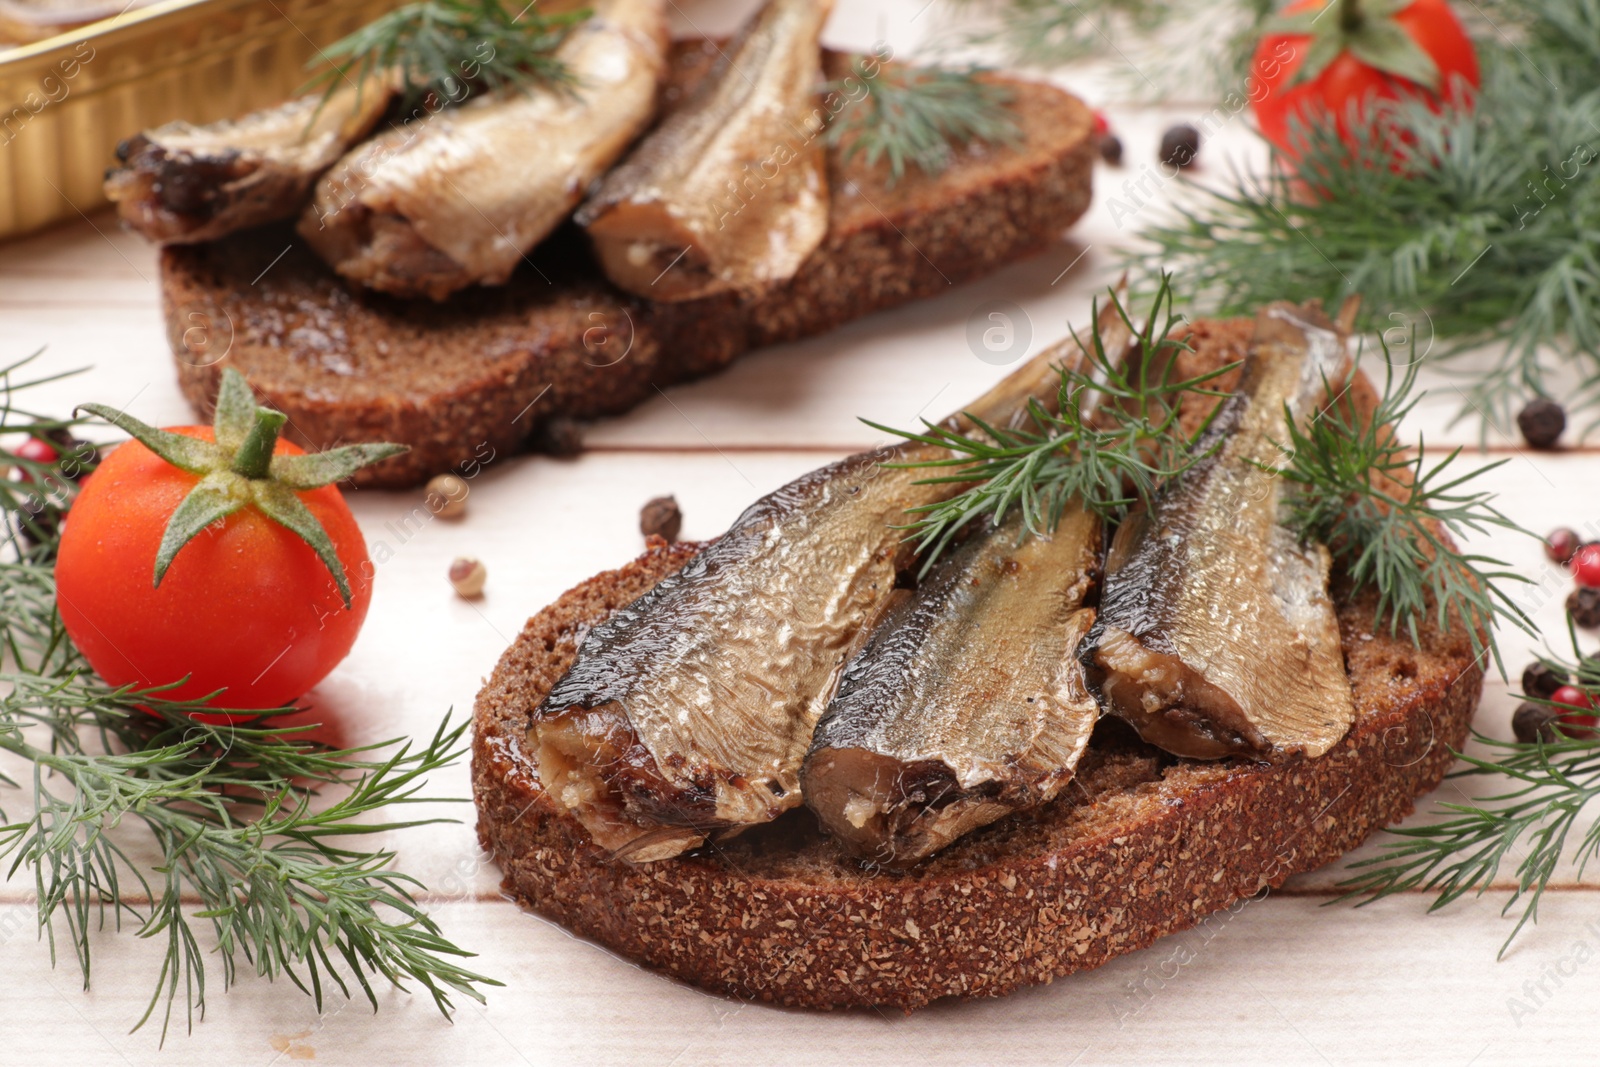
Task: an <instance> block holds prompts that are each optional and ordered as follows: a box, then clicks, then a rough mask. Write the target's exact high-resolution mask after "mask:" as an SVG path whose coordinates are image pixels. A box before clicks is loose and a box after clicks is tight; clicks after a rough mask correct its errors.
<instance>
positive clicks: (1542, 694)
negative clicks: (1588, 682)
mask: <svg viewBox="0 0 1600 1067" xmlns="http://www.w3.org/2000/svg"><path fill="white" fill-rule="evenodd" d="M1571 684H1572V679H1571V678H1569V677H1567V672H1566V671H1560V670H1553V669H1551V667H1550V666H1549V665H1548V664H1545V663H1541V662H1539V661H1538V660H1534V661H1533V662H1532V663H1530V664H1528V666H1527V668H1526V669H1525V670H1523V672H1522V695H1523V696H1525V697H1537V698H1538V699H1540V700H1549V699H1550V695H1551V694H1552V693H1554V692H1555V691H1556V690H1557V689H1560V688H1561V687H1562V686H1564V685H1571Z"/></svg>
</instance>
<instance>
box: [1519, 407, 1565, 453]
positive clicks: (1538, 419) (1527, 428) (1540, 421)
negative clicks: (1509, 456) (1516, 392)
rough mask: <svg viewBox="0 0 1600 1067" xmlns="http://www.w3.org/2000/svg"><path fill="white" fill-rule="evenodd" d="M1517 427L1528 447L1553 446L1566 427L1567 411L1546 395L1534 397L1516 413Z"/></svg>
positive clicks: (1541, 447)
mask: <svg viewBox="0 0 1600 1067" xmlns="http://www.w3.org/2000/svg"><path fill="white" fill-rule="evenodd" d="M1517 428H1518V429H1520V430H1521V431H1522V439H1523V440H1524V441H1526V442H1528V446H1529V447H1530V448H1540V449H1544V448H1554V447H1555V446H1556V442H1557V441H1559V440H1561V432H1562V431H1563V430H1565V429H1566V428H1567V412H1566V410H1565V409H1564V408H1563V407H1562V406H1561V405H1560V404H1558V403H1556V402H1555V401H1554V400H1551V399H1550V398H1549V397H1547V396H1539V397H1534V398H1533V399H1532V400H1530V401H1528V406H1527V407H1525V408H1523V409H1522V410H1521V411H1519V412H1518V413H1517Z"/></svg>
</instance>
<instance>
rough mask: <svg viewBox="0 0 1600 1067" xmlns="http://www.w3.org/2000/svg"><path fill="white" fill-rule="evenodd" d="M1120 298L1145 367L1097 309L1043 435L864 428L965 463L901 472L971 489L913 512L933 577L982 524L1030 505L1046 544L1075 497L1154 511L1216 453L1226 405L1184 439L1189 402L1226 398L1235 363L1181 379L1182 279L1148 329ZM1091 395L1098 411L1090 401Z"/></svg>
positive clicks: (1158, 297) (1034, 408) (1041, 427)
mask: <svg viewBox="0 0 1600 1067" xmlns="http://www.w3.org/2000/svg"><path fill="white" fill-rule="evenodd" d="M1110 297H1111V310H1112V311H1113V312H1114V313H1115V314H1116V315H1117V317H1118V318H1119V319H1120V320H1121V321H1122V323H1123V325H1124V326H1125V327H1126V328H1127V330H1128V332H1129V333H1130V334H1131V335H1132V338H1133V349H1134V350H1135V351H1136V352H1137V353H1138V354H1139V355H1138V358H1134V359H1127V360H1125V359H1124V358H1123V356H1124V353H1123V352H1122V351H1121V350H1120V349H1119V350H1117V351H1112V350H1110V349H1108V348H1107V346H1106V343H1105V338H1104V336H1103V334H1102V331H1101V324H1100V307H1099V302H1098V301H1096V302H1095V304H1094V307H1093V311H1092V314H1093V316H1094V327H1093V328H1092V329H1091V330H1090V331H1089V335H1088V337H1087V339H1084V338H1076V339H1077V341H1078V346H1079V348H1080V349H1081V350H1082V351H1083V353H1084V361H1083V364H1082V365H1081V366H1075V367H1068V366H1060V367H1057V368H1056V373H1057V375H1058V376H1059V378H1060V382H1059V385H1058V389H1057V405H1056V410H1054V411H1052V410H1050V409H1049V408H1047V407H1045V406H1044V405H1043V404H1041V403H1039V402H1038V401H1037V400H1030V401H1029V405H1028V418H1029V420H1030V421H1031V423H1032V428H1031V429H1009V428H1006V427H1001V426H993V425H990V424H989V423H987V422H985V421H983V420H981V419H977V418H972V417H971V416H968V417H969V418H972V422H973V423H974V425H975V426H976V427H977V429H978V430H979V431H980V432H979V433H976V434H969V433H962V432H960V431H957V430H954V429H951V428H949V427H946V426H941V425H939V424H937V423H933V422H929V421H928V420H926V419H924V420H923V427H924V432H921V433H918V432H915V431H910V430H897V429H894V428H893V427H890V426H881V425H879V424H878V423H875V422H868V421H867V420H865V419H863V420H862V421H863V422H866V423H867V425H868V426H871V427H872V428H873V429H876V430H882V431H884V432H886V433H891V434H894V435H895V436H897V437H902V438H904V439H906V440H908V441H916V442H920V443H922V444H926V445H933V446H936V447H938V448H944V449H948V450H949V451H951V452H952V453H955V455H953V456H951V457H950V458H948V459H936V460H924V461H920V462H913V463H905V464H891V466H899V467H906V468H924V467H926V468H933V469H950V470H951V473H949V474H946V475H941V476H939V477H934V478H928V479H925V480H924V481H923V482H922V483H921V484H926V485H940V484H967V483H970V484H967V488H965V489H963V490H961V491H960V492H959V493H957V494H956V495H955V496H953V497H951V498H949V499H948V500H944V501H941V502H938V503H933V504H926V505H923V506H921V507H918V508H913V509H911V514H915V515H918V516H919V517H918V518H917V519H916V521H914V522H912V523H910V524H908V525H907V527H906V529H907V530H908V531H909V533H908V536H910V537H911V538H912V540H913V542H914V544H915V545H916V548H917V549H918V551H919V552H922V553H923V554H924V563H923V570H924V572H926V570H927V568H928V567H931V566H932V565H933V563H934V561H935V560H936V559H938V557H939V555H940V554H941V553H942V552H943V551H944V550H945V549H946V548H947V547H948V546H949V544H950V542H951V541H952V540H953V539H954V538H955V537H956V535H957V534H958V533H960V531H961V530H962V528H963V527H965V526H966V524H967V523H969V522H971V521H972V520H973V519H976V518H979V517H981V516H985V515H987V516H989V521H990V522H991V523H992V524H993V525H994V526H997V527H998V526H1000V525H1001V524H1002V523H1003V522H1004V521H1005V518H1006V515H1007V514H1009V512H1010V510H1011V508H1012V507H1018V508H1020V509H1021V512H1022V519H1023V524H1024V526H1025V528H1026V530H1027V531H1028V532H1029V533H1032V534H1035V535H1038V534H1046V533H1048V532H1050V531H1051V530H1053V529H1054V528H1055V525H1056V523H1057V522H1058V521H1059V520H1060V518H1061V514H1062V511H1063V510H1064V509H1065V508H1066V506H1067V503H1068V501H1070V500H1072V499H1074V498H1077V499H1079V500H1081V501H1082V502H1083V504H1084V506H1085V507H1086V508H1088V509H1089V510H1090V511H1092V512H1094V513H1095V514H1098V515H1101V516H1103V517H1105V518H1108V519H1115V518H1119V517H1120V516H1121V515H1122V513H1123V512H1124V511H1125V510H1126V509H1127V508H1128V507H1130V506H1131V505H1133V504H1134V503H1136V502H1141V501H1148V500H1149V499H1150V497H1151V496H1152V495H1153V494H1154V492H1155V490H1156V488H1157V487H1158V486H1159V485H1160V484H1161V482H1163V481H1165V480H1166V479H1168V478H1171V477H1174V476H1176V475H1178V474H1181V473H1182V472H1183V471H1185V470H1187V469H1188V468H1189V467H1190V466H1192V465H1193V464H1194V463H1196V462H1198V461H1200V460H1201V459H1203V458H1205V456H1206V455H1208V454H1209V451H1208V450H1204V449H1196V448H1194V447H1193V446H1194V443H1195V441H1196V440H1198V438H1199V437H1200V436H1201V435H1202V434H1204V432H1205V430H1206V429H1207V428H1208V427H1209V426H1210V423H1211V419H1212V418H1214V417H1215V414H1216V410H1217V407H1218V405H1213V407H1212V411H1211V414H1210V415H1208V416H1207V417H1206V418H1205V419H1204V420H1202V421H1201V423H1200V424H1199V425H1198V426H1196V427H1195V428H1194V429H1193V430H1192V431H1191V432H1189V433H1184V432H1182V431H1181V430H1180V428H1179V418H1180V414H1181V407H1182V403H1181V402H1182V399H1183V397H1184V396H1185V395H1199V396H1206V397H1212V398H1218V397H1221V396H1224V395H1226V394H1224V393H1220V392H1218V391H1216V390H1213V389H1207V388H1206V387H1205V383H1206V382H1209V381H1211V380H1212V379H1214V378H1216V377H1218V376H1219V375H1221V374H1224V373H1226V372H1227V371H1229V370H1231V369H1232V365H1229V366H1226V367H1220V368H1217V369H1216V370H1213V371H1210V372H1208V373H1205V374H1201V375H1197V376H1195V377H1192V378H1186V379H1178V378H1176V377H1175V375H1174V367H1175V365H1176V359H1175V357H1176V355H1177V354H1178V353H1180V352H1184V351H1188V350H1189V346H1188V344H1187V342H1185V341H1184V340H1183V339H1182V337H1181V336H1180V335H1179V332H1178V331H1177V330H1175V329H1174V327H1175V326H1176V325H1177V323H1178V321H1179V316H1178V315H1177V313H1176V312H1175V311H1174V308H1173V296H1172V288H1171V279H1170V278H1168V277H1165V276H1163V277H1162V279H1161V283H1160V286H1159V287H1158V289H1157V291H1156V294H1155V296H1154V298H1153V299H1152V302H1151V307H1150V312H1149V314H1148V315H1147V316H1146V317H1145V319H1144V323H1143V325H1142V326H1136V325H1135V324H1134V321H1133V319H1132V318H1131V317H1130V316H1129V314H1128V311H1127V309H1126V308H1124V307H1123V304H1122V301H1121V298H1120V297H1119V296H1118V295H1117V292H1116V290H1112V291H1111V293H1110ZM1091 397H1095V398H1098V402H1096V403H1090V402H1088V401H1089V399H1090V398H1091ZM1219 443H1220V442H1219Z"/></svg>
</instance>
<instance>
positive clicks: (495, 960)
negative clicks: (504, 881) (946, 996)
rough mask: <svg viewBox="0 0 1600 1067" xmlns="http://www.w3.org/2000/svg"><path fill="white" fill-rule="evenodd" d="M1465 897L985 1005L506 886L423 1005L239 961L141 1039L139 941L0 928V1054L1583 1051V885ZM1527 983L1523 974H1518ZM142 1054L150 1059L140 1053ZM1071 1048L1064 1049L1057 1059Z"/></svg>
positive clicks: (1307, 918)
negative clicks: (1511, 930)
mask: <svg viewBox="0 0 1600 1067" xmlns="http://www.w3.org/2000/svg"><path fill="white" fill-rule="evenodd" d="M1494 911H1495V909H1494V908H1493V907H1492V906H1491V904H1490V903H1489V902H1487V901H1479V902H1475V903H1469V904H1463V905H1460V906H1456V907H1452V908H1451V909H1449V910H1448V911H1446V912H1444V913H1441V914H1438V915H1433V916H1429V917H1423V916H1422V915H1421V914H1420V905H1419V902H1418V901H1416V900H1414V899H1399V900H1392V901H1385V902H1383V903H1380V904H1377V905H1374V906H1372V907H1370V908H1365V909H1360V910H1355V909H1350V908H1346V907H1331V908H1324V907H1321V906H1320V905H1319V903H1318V902H1317V901H1315V900H1307V899H1300V898H1284V897H1268V898H1266V899H1264V900H1261V901H1257V902H1253V903H1249V904H1246V905H1244V906H1242V907H1241V908H1239V909H1238V911H1237V912H1236V913H1227V912H1224V913H1221V914H1220V915H1219V916H1218V917H1217V918H1216V919H1215V920H1214V921H1213V922H1212V924H1211V925H1210V926H1209V927H1204V928H1199V929H1196V930H1192V931H1190V932H1187V933H1184V934H1179V935H1175V936H1173V937H1171V938H1168V939H1166V940H1164V941H1161V942H1158V943H1157V944H1156V945H1155V946H1152V947H1151V948H1149V949H1146V950H1144V951H1142V952H1138V953H1133V954H1131V955H1128V956H1125V957H1122V958H1120V959H1117V960H1114V961H1112V962H1111V963H1109V964H1107V965H1106V966H1105V967H1102V968H1100V969H1099V970H1096V971H1090V972H1086V973H1082V974H1078V975H1073V976H1069V977H1067V978H1065V979H1061V980H1059V981H1057V982H1055V983H1054V984H1052V985H1049V986H1040V987H1035V988H1032V989H1027V990H1023V991H1021V992H1018V993H1016V994H1013V995H1012V996H1009V997H1006V998H1004V999H1000V1000H980V1001H967V1002H944V1003H940V1004H937V1005H935V1006H933V1007H931V1008H928V1009H925V1010H923V1011H920V1012H917V1013H914V1014H912V1015H910V1016H904V1015H899V1014H896V1013H893V1012H871V1011H865V1012H850V1013H838V1014H820V1013H812V1012H797V1011H783V1010H778V1009H774V1008H772V1007H769V1006H765V1005H761V1004H753V1003H752V1004H746V1003H741V1002H738V1001H734V1000H728V999H724V998H721V997H715V996H710V995H707V994H705V993H702V992H700V991H698V990H695V989H693V988H691V987H688V986H685V985H681V984H679V983H676V982H673V981H670V980H668V979H664V978H661V977H658V976H656V975H653V974H650V973H647V972H645V971H643V970H640V969H639V968H637V967H635V966H633V965H632V964H629V963H627V962H625V961H623V960H620V959H618V958H616V957H614V956H612V955H611V954H609V953H608V952H606V951H604V950H602V949H600V948H598V947H596V946H594V945H591V944H588V943H586V942H582V941H578V940H576V939H574V938H572V937H570V936H569V935H567V934H566V933H565V932H564V931H562V930H561V929H559V928H558V927H555V926H553V925H552V924H550V923H548V922H546V921H544V920H542V919H539V918H537V917H535V916H531V915H526V914H523V913H520V912H518V911H517V909H515V908H514V907H512V906H511V905H510V904H505V903H492V904H461V905H452V906H448V907H444V908H441V909H439V910H438V911H437V912H436V917H437V918H438V919H439V921H440V922H441V923H442V924H443V926H444V928H445V930H446V932H447V933H448V934H449V935H450V936H451V937H453V938H455V939H457V940H458V941H460V942H461V943H462V944H464V945H467V946H470V947H471V948H474V949H476V950H478V951H479V952H480V953H481V955H480V957H479V958H478V959H477V960H475V961H473V962H474V963H475V965H476V966H477V967H478V968H479V969H480V970H482V971H484V972H486V973H488V974H490V975H493V976H495V977H498V978H500V979H501V980H503V981H505V982H506V983H507V987H506V988H504V989H491V990H489V1003H488V1006H487V1007H486V1008H480V1007H478V1006H477V1005H475V1004H471V1003H467V1004H465V1005H463V1007H462V1009H461V1010H460V1011H459V1012H458V1013H457V1015H456V1017H455V1022H454V1024H450V1023H446V1022H445V1021H444V1020H443V1019H441V1018H440V1017H439V1016H438V1015H437V1014H436V1013H435V1012H434V1010H433V1008H432V1006H431V1004H429V1003H428V1001H427V999H426V997H425V996H419V997H411V998H407V997H405V996H403V995H400V994H396V993H392V992H389V991H382V992H380V997H379V999H380V1011H379V1013H378V1015H377V1016H376V1017H374V1016H373V1015H372V1014H371V1013H370V1010H369V1009H368V1007H367V1006H366V1004H365V1002H364V1001H359V1002H355V1003H348V1002H346V1001H344V999H343V998H341V997H338V995H337V994H335V995H334V997H333V999H332V1000H331V1001H330V1002H329V1003H328V1004H326V1005H325V1008H324V1011H323V1012H321V1013H318V1012H317V1011H316V1009H315V1007H314V1006H313V1005H312V1003H311V1002H310V1001H309V1000H308V999H306V998H304V997H302V996H301V995H300V994H299V993H298V992H296V991H295V990H293V989H291V988H287V987H286V985H287V984H286V983H283V982H282V981H281V980H280V983H279V984H278V985H277V986H270V985H268V984H267V983H265V982H263V981H260V980H258V979H256V978H255V977H254V976H253V975H246V976H244V979H243V980H242V981H241V982H240V983H239V984H238V985H237V986H236V987H235V988H234V989H233V990H232V991H231V992H229V993H228V994H227V995H226V996H223V995H221V992H220V975H219V974H213V975H212V982H213V983H214V985H215V988H214V989H213V994H212V996H213V999H212V1001H211V1006H210V1009H209V1010H208V1012H207V1016H206V1019H205V1021H204V1022H202V1023H199V1024H197V1026H196V1028H195V1031H194V1033H193V1035H192V1036H184V1035H183V1033H182V1032H181V1030H180V1031H179V1033H177V1034H175V1035H173V1036H172V1037H171V1038H169V1041H168V1045H169V1047H168V1048H167V1049H166V1050H165V1052H164V1053H163V1052H161V1051H160V1050H158V1049H157V1042H158V1036H159V1035H158V1033H157V1032H155V1031H153V1030H151V1029H149V1028H147V1029H145V1030H142V1031H140V1032H138V1033H135V1034H132V1035H127V1034H125V1033H124V1031H125V1030H126V1029H127V1027H129V1026H130V1025H131V1024H132V1022H133V1021H134V1020H135V1019H136V1018H137V1017H138V1015H139V1014H140V1013H141V1012H142V1011H143V1008H144V999H143V998H144V997H145V996H146V995H147V993H148V990H149V988H150V982H151V981H153V973H152V971H151V967H152V965H153V964H155V963H156V962H157V958H156V957H155V956H153V955H152V952H151V950H152V949H153V948H155V946H153V945H150V944H149V943H140V942H138V941H136V940H135V939H133V938H130V937H126V936H123V937H115V936H112V935H106V936H102V937H98V938H97V939H96V950H97V952H98V955H97V957H96V962H95V982H94V987H93V989H92V990H91V991H90V992H89V993H82V992H80V991H79V989H78V988H77V987H78V983H77V978H76V973H75V972H74V970H73V969H72V968H73V964H72V963H71V961H70V960H69V961H63V963H62V965H61V966H60V967H58V968H57V969H55V970H51V969H50V967H49V960H48V954H47V953H46V951H45V949H44V947H43V946H42V945H38V944H34V943H32V942H31V941H29V940H28V937H29V935H27V934H22V935H17V936H13V937H12V939H11V940H10V941H9V942H8V943H7V945H6V959H7V962H8V965H9V973H8V981H7V988H6V992H5V994H4V996H5V1000H6V1003H7V1005H8V1010H7V1011H5V1012H3V1013H0V1041H3V1042H4V1044H5V1047H6V1050H7V1054H8V1060H9V1062H15V1063H45V1062H68V1063H73V1064H79V1063H82V1064H85V1065H89V1064H147V1063H148V1064H155V1063H158V1062H166V1061H168V1060H170V1059H171V1058H172V1057H173V1056H177V1057H179V1058H180V1059H181V1060H182V1061H183V1062H227V1063H241V1064H263V1065H265V1064H271V1063H278V1064H281V1063H288V1062H291V1061H293V1060H295V1059H309V1058H312V1056H313V1055H314V1057H315V1060H316V1062H318V1063H323V1064H371V1063H441V1062H466V1063H484V1064H540V1065H542V1064H547V1063H549V1064H555V1063H577V1064H633V1063H639V1062H646V1063H662V1064H666V1063H678V1064H685V1063H704V1064H724V1063H726V1064H733V1063H747V1062H762V1063H838V1062H850V1063H862V1064H876V1063H900V1062H905V1060H906V1059H907V1058H908V1057H914V1058H915V1059H916V1060H917V1061H918V1062H926V1063H928V1064H934V1065H940V1064H951V1065H963V1064H970V1063H987V1062H994V1061H995V1059H996V1058H997V1057H1000V1056H1004V1057H1005V1058H1006V1059H1007V1060H1008V1061H1014V1062H1048V1063H1063V1064H1064V1063H1071V1062H1083V1063H1112V1064H1121V1063H1128V1064H1145V1063H1152V1062H1180V1063H1194V1064H1234V1063H1242V1062H1261V1063H1308V1064H1321V1063H1402V1064H1429V1065H1431V1064H1441V1065H1449V1067H1462V1065H1464V1064H1468V1063H1477V1064H1497V1063H1526V1062H1528V1055H1529V1053H1530V1050H1531V1049H1533V1048H1538V1049H1540V1051H1541V1055H1543V1056H1547V1057H1553V1058H1554V1059H1555V1060H1556V1061H1558V1062H1578V1061H1581V1060H1584V1059H1586V1058H1587V1057H1588V1055H1589V1050H1590V1049H1592V1042H1593V1032H1592V1023H1591V1015H1590V1013H1589V1012H1588V1011H1587V1006H1588V1005H1589V1004H1590V1003H1592V1002H1593V999H1594V997H1595V996H1596V995H1597V994H1600V963H1597V962H1596V961H1595V958H1594V957H1595V955H1596V952H1597V950H1600V927H1596V925H1595V914H1594V908H1593V900H1592V898H1590V897H1588V896H1587V895H1578V894H1558V895H1554V896H1552V898H1551V899H1550V902H1549V904H1548V905H1547V912H1546V916H1545V921H1544V922H1543V923H1542V924H1541V926H1540V927H1539V928H1538V929H1537V930H1536V931H1533V932H1531V933H1530V934H1529V935H1528V936H1527V937H1525V938H1524V939H1523V940H1522V941H1521V942H1519V944H1518V945H1517V947H1516V948H1515V949H1514V950H1513V951H1512V953H1511V954H1510V955H1509V956H1508V958H1507V959H1506V960H1505V961H1503V962H1496V960H1495V954H1496V952H1497V951H1498V949H1499V946H1500V941H1501V939H1502V937H1503V935H1504V930H1505V928H1506V925H1505V924H1504V923H1503V922H1501V921H1499V920H1498V919H1496V918H1495V917H1494ZM1541 983H1542V985H1543V988H1542V990H1541ZM163 1057H164V1058H163ZM1074 1057H1078V1059H1077V1060H1074Z"/></svg>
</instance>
